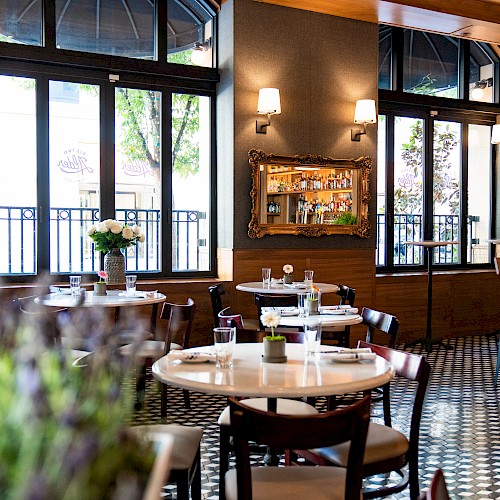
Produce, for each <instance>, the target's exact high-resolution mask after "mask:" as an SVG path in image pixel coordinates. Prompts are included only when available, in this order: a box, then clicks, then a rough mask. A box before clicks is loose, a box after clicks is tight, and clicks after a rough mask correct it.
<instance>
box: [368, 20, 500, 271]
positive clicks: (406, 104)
mask: <svg viewBox="0 0 500 500" xmlns="http://www.w3.org/2000/svg"><path fill="white" fill-rule="evenodd" d="M379 61H380V65H379V113H380V116H379V125H378V162H377V164H378V175H377V266H379V268H384V269H390V270H396V269H400V270H405V269H409V268H424V265H426V262H424V261H425V259H426V255H424V253H423V252H422V249H421V247H419V246H415V245H411V244H409V243H408V242H411V241H421V240H435V241H448V242H456V243H453V244H451V245H446V246H443V247H439V248H436V249H435V251H434V255H433V259H434V262H435V263H436V264H437V265H438V266H439V265H440V266H460V267H468V266H490V265H491V259H492V255H491V245H489V244H488V241H487V240H488V239H489V238H491V236H492V226H493V223H494V220H493V217H492V207H493V206H494V200H493V196H494V191H495V189H494V186H493V182H492V179H493V170H494V168H493V167H494V165H493V154H492V153H493V149H492V145H491V143H490V138H491V128H492V125H493V124H494V123H495V122H496V118H497V115H498V114H499V113H500V108H499V106H498V104H495V102H498V89H496V86H498V84H497V78H496V75H497V74H498V71H499V58H498V56H496V55H495V52H494V51H493V50H491V48H490V47H488V46H487V44H484V43H479V42H470V41H467V40H458V39H454V38H451V37H448V36H440V35H436V34H431V33H425V32H416V31H412V30H408V29H401V28H390V27H388V26H381V27H380V36H379ZM416 94H418V95H416ZM479 102H480V104H479Z"/></svg>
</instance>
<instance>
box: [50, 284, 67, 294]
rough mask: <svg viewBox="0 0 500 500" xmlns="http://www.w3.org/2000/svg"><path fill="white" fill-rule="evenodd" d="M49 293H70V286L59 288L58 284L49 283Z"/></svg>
mask: <svg viewBox="0 0 500 500" xmlns="http://www.w3.org/2000/svg"><path fill="white" fill-rule="evenodd" d="M49 291H50V293H60V294H61V295H71V288H69V287H66V288H61V287H58V286H54V285H50V286H49Z"/></svg>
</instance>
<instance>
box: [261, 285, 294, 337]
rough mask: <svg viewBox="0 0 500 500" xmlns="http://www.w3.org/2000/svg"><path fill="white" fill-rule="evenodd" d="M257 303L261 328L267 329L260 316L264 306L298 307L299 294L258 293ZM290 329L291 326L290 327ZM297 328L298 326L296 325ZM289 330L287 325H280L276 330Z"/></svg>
mask: <svg viewBox="0 0 500 500" xmlns="http://www.w3.org/2000/svg"><path fill="white" fill-rule="evenodd" d="M255 304H256V305H257V314H258V316H259V328H260V329H261V330H265V329H266V327H265V326H264V325H263V324H262V321H261V320H260V317H261V315H262V308H263V307H297V295H296V294H288V295H275V294H271V293H256V294H255ZM288 329H289V328H288ZM294 329H295V330H297V328H295V327H294ZM280 330H285V331H286V330H287V327H279V328H278V329H275V331H280Z"/></svg>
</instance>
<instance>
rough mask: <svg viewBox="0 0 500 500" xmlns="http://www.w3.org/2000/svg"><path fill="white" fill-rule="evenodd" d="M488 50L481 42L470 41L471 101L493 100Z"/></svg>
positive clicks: (492, 78) (492, 76) (492, 73)
mask: <svg viewBox="0 0 500 500" xmlns="http://www.w3.org/2000/svg"><path fill="white" fill-rule="evenodd" d="M488 52H489V51H488ZM488 52H487V51H486V48H485V47H484V46H483V44H479V43H475V42H471V45H470V75H469V99H470V100H471V101H479V102H494V92H493V82H494V64H493V61H492V58H491V56H490V54H489V53H488ZM495 59H498V58H497V57H496V58H495Z"/></svg>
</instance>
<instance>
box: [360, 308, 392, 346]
mask: <svg viewBox="0 0 500 500" xmlns="http://www.w3.org/2000/svg"><path fill="white" fill-rule="evenodd" d="M361 316H362V317H363V321H362V323H363V325H366V326H367V330H366V341H367V342H370V343H374V342H375V339H374V337H375V333H376V332H377V331H378V332H382V333H385V334H386V335H388V336H389V339H388V341H387V342H388V344H387V345H388V347H391V348H394V347H396V340H397V337H398V330H399V321H398V318H396V316H392V315H390V314H387V313H384V312H380V311H375V310H374V309H369V308H368V307H363V310H362V311H361Z"/></svg>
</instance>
